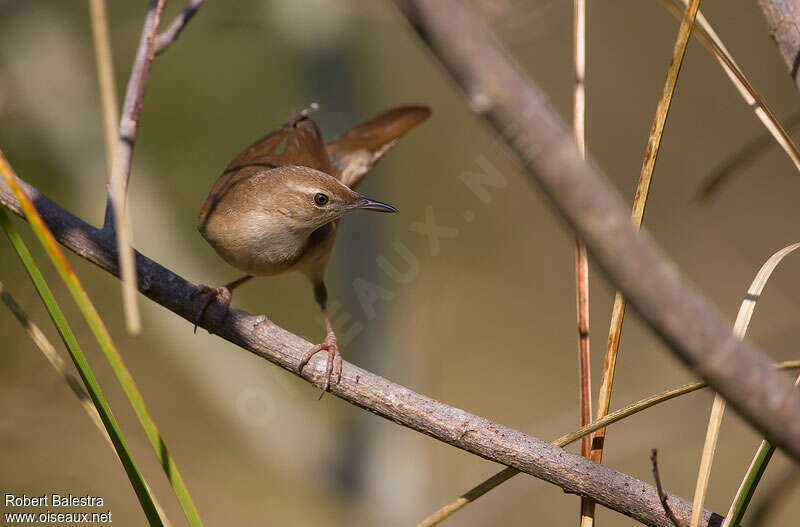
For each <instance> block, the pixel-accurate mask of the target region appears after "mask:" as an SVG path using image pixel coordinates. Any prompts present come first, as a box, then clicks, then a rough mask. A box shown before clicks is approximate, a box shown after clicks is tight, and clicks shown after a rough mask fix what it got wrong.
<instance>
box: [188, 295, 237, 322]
mask: <svg viewBox="0 0 800 527" xmlns="http://www.w3.org/2000/svg"><path fill="white" fill-rule="evenodd" d="M199 295H203V296H207V297H208V298H206V299H205V301H204V302H203V305H202V306H201V307H200V309H199V310H198V312H197V315H196V316H195V317H194V332H195V333H197V325H198V324H199V323H200V322H201V321H202V320H203V317H204V316H205V314H206V310H207V309H208V306H210V305H211V302H213V301H214V299H217V300H219V303H220V304H222V305H223V306H224V307H225V315H224V316H228V309H229V308H230V305H231V298H233V293H231V290H230V289H228V287H227V286H222V287H208V286H207V285H200V286H198V287H197V289H195V291H194V293H193V294H192V297H195V296H199Z"/></svg>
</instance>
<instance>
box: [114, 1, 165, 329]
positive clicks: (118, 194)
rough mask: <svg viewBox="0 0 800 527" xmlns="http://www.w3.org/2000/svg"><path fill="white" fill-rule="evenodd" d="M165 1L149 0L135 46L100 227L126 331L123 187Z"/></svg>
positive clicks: (132, 272)
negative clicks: (110, 244)
mask: <svg viewBox="0 0 800 527" xmlns="http://www.w3.org/2000/svg"><path fill="white" fill-rule="evenodd" d="M165 3H166V0H151V2H150V7H149V8H148V11H147V15H146V16H145V19H144V26H143V27H142V34H141V37H140V38H139V48H138V49H137V50H136V57H135V58H134V60H133V69H132V70H131V76H130V80H128V88H127V90H126V91H125V101H124V103H123V106H122V118H121V119H120V123H119V138H118V142H117V150H116V154H115V155H114V169H113V170H112V171H111V181H110V185H109V193H108V203H107V204H106V216H105V223H104V224H103V230H104V231H106V233H108V234H109V235H110V234H111V233H112V232H113V233H115V235H116V239H117V246H118V247H119V259H120V269H121V270H122V305H123V307H124V311H125V325H126V327H127V328H128V332H130V333H131V334H134V335H136V334H138V333H139V332H140V331H141V329H142V322H141V316H140V314H139V305H138V302H137V295H136V266H135V265H134V261H133V246H132V233H131V225H130V221H129V217H128V206H127V187H128V179H129V177H130V173H131V163H132V161H133V145H134V143H135V141H136V128H137V126H138V123H139V112H140V111H141V108H142V98H143V97H144V89H145V86H146V85H147V74H148V73H149V71H150V64H151V63H152V62H153V43H154V41H155V36H156V32H157V31H158V22H159V20H160V19H161V11H162V9H163V8H164V4H165Z"/></svg>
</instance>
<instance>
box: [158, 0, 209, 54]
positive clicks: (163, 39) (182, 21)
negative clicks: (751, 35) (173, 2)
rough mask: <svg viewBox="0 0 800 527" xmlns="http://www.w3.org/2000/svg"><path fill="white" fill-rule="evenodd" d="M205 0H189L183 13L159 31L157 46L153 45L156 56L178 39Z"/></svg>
mask: <svg viewBox="0 0 800 527" xmlns="http://www.w3.org/2000/svg"><path fill="white" fill-rule="evenodd" d="M203 1H204V0H189V2H187V4H186V5H185V6H184V8H183V10H182V11H181V13H180V14H179V15H178V16H176V17H175V20H173V21H172V22H170V24H169V26H168V27H167V29H165V30H164V31H163V32H161V33H159V35H158V36H157V37H156V42H155V46H153V55H155V56H156V57H157V56H159V55H161V54H162V53H163V52H164V51H166V50H167V48H168V47H169V46H170V44H172V43H173V42H175V41H176V40H178V37H179V36H180V34H181V31H183V28H184V27H186V24H188V23H189V20H191V19H192V17H193V16H194V14H195V13H196V12H197V10H198V9H200V6H201V5H202V4H203Z"/></svg>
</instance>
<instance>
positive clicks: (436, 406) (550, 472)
mask: <svg viewBox="0 0 800 527" xmlns="http://www.w3.org/2000/svg"><path fill="white" fill-rule="evenodd" d="M570 141H572V140H571V139H570ZM17 181H18V183H19V185H20V187H22V189H23V190H24V192H25V193H26V194H27V195H28V196H29V197H30V198H31V200H32V201H33V202H34V203H35V204H36V208H37V210H38V211H39V214H40V215H41V216H42V218H43V220H44V221H45V223H46V224H47V225H48V227H49V228H50V229H51V230H52V232H53V234H54V236H55V237H56V239H57V240H58V241H59V242H60V243H62V244H63V245H65V246H66V247H68V248H69V249H70V250H72V251H73V252H75V253H76V254H77V255H78V256H80V257H82V258H85V259H87V260H88V261H90V262H92V263H94V264H95V265H97V266H99V267H100V268H102V269H104V270H106V271H108V272H109V273H111V274H113V275H115V276H119V261H118V259H117V254H116V245H115V244H114V242H113V240H109V239H108V238H107V237H105V236H104V235H103V232H102V231H101V230H99V229H97V228H95V227H93V226H91V225H89V224H87V223H86V222H84V221H82V220H80V219H79V218H76V217H75V216H73V215H72V214H70V213H69V212H67V211H65V210H64V209H63V208H61V207H60V206H58V205H57V204H56V203H54V202H53V201H51V200H50V199H48V198H47V197H46V196H44V195H43V194H41V193H40V192H39V191H38V190H36V189H35V188H34V187H32V186H31V185H29V184H27V183H25V182H24V181H22V180H17ZM0 203H2V204H3V205H5V206H6V207H8V208H9V209H10V210H12V211H13V212H15V213H17V214H21V212H22V209H21V207H20V204H19V202H18V201H17V200H16V199H15V198H14V197H13V193H12V191H11V189H10V188H9V187H8V185H7V184H6V183H5V182H3V181H0ZM136 262H137V271H138V274H139V276H140V282H139V283H140V291H141V293H142V294H144V295H145V296H147V297H148V298H150V299H151V300H153V301H154V302H157V303H159V304H161V305H162V306H164V307H165V308H167V309H169V310H170V311H172V312H174V313H175V314H177V315H179V316H181V317H183V318H184V319H186V320H188V321H190V322H191V321H193V320H194V318H195V315H196V312H197V302H196V299H197V296H196V292H197V291H198V289H197V287H196V286H195V285H194V284H191V283H189V282H188V281H186V280H185V279H184V278H182V277H180V276H178V275H176V274H174V273H172V272H171V271H169V270H168V269H166V268H165V267H163V266H161V265H159V264H158V263H156V262H154V261H152V260H150V259H148V258H147V257H145V256H143V255H142V254H139V253H136ZM200 326H201V327H203V328H205V329H207V330H208V331H209V332H212V333H214V334H216V335H219V336H220V337H222V338H224V339H226V340H229V341H230V342H232V343H234V344H236V345H237V346H239V347H241V348H243V349H246V350H248V351H250V352H252V353H254V354H256V355H258V356H259V357H261V358H263V359H266V360H268V361H270V362H272V363H274V364H276V365H278V366H280V367H282V368H284V369H285V370H287V371H289V372H291V373H293V374H295V375H297V365H298V364H299V363H300V360H301V359H302V357H303V355H304V354H305V353H306V351H308V349H310V348H311V346H312V344H311V343H309V342H306V341H305V340H303V339H301V338H300V337H298V336H296V335H293V334H292V333H289V332H288V331H286V330H284V329H283V328H281V327H279V326H277V325H275V324H274V323H272V322H271V321H269V320H268V319H267V318H266V317H265V316H264V315H253V314H250V313H247V312H245V311H242V310H239V309H236V308H231V309H230V311H229V312H228V314H227V316H224V317H223V316H222V309H221V308H220V307H219V306H218V305H217V304H212V305H211V307H209V311H208V316H206V317H204V318H203V321H202V322H201V323H200ZM187 328H188V326H187ZM324 362H325V361H324V358H320V359H316V358H315V359H312V360H311V362H310V363H309V365H308V367H306V368H305V370H303V374H302V375H301V376H302V378H303V379H305V380H306V381H308V382H309V383H311V384H314V383H317V384H318V383H319V382H321V380H322V378H323V376H324V374H325V364H324ZM331 393H333V394H334V395H335V396H337V397H339V398H341V399H344V400H345V401H348V402H350V403H351V404H354V405H356V406H359V407H362V408H365V409H367V410H369V411H370V412H372V413H375V414H377V415H380V416H382V417H384V418H386V419H389V420H391V421H394V422H396V423H398V424H401V425H403V426H406V427H409V428H411V429H413V430H417V431H419V432H422V433H424V434H426V435H429V436H431V437H433V438H435V439H438V440H439V441H443V442H446V443H448V444H450V445H452V446H455V447H457V448H461V449H463V450H465V451H467V452H471V453H473V454H476V455H479V456H481V457H483V458H485V459H488V460H491V461H495V462H497V463H500V464H503V465H506V466H510V467H513V468H514V469H515V470H520V471H522V472H525V473H528V474H531V475H533V476H535V477H537V478H540V479H543V480H545V481H548V482H550V483H553V484H555V485H558V486H559V487H561V488H564V489H566V490H568V491H570V492H574V493H580V494H581V495H586V496H589V497H591V498H592V499H594V500H596V501H597V502H598V503H601V504H603V505H604V506H606V507H609V508H611V509H614V510H617V511H619V512H621V513H622V514H625V515H627V516H630V517H632V518H634V519H636V520H637V521H640V522H642V523H644V524H646V525H651V526H658V527H670V526H671V524H670V523H669V520H668V519H667V518H666V516H665V515H664V514H663V513H662V512H661V511H660V506H659V501H658V496H657V494H656V490H655V487H653V486H650V485H647V484H645V483H643V482H641V481H639V480H637V479H635V478H632V477H630V476H627V475H625V474H622V473H620V472H617V471H615V470H613V469H611V468H609V467H606V466H603V465H597V464H594V463H592V462H590V461H589V460H587V459H585V458H583V457H581V456H577V455H575V454H571V453H569V452H566V451H564V450H561V449H559V448H556V447H555V446H553V445H549V444H547V443H546V442H544V441H542V440H540V439H537V438H535V437H532V436H529V435H527V434H524V433H522V432H519V431H516V430H513V429H511V428H508V427H505V426H503V425H501V424H499V423H495V422H492V421H489V420H488V419H485V418H482V417H479V416H476V415H473V414H470V413H468V412H465V411H463V410H460V409H458V408H454V407H452V406H449V405H446V404H444V403H441V402H439V401H435V400H433V399H431V398H429V397H425V396H424V395H421V394H418V393H415V392H413V391H412V390H409V389H408V388H405V387H403V386H400V385H397V384H395V383H392V382H391V381H389V380H387V379H384V378H382V377H379V376H377V375H375V374H373V373H371V372H368V371H366V370H363V369H361V368H358V367H357V366H355V365H353V364H350V363H348V362H345V363H344V365H343V369H342V378H341V381H340V382H339V383H337V384H336V385H334V386H332V387H331ZM607 424H608V423H605V424H603V425H604V426H605V425H607ZM591 431H592V430H588V431H585V432H584V433H590V432H591ZM580 437H581V435H578V436H577V437H575V438H574V439H573V440H577V439H580ZM671 499H672V500H673V503H679V504H680V507H681V508H680V510H681V511H683V512H682V514H684V515H686V516H687V517H688V514H689V503H688V502H686V501H685V500H682V499H680V498H671ZM708 520H709V521H711V522H718V521H721V517H720V516H719V515H712V513H711V512H709V513H708ZM712 525H713V523H712Z"/></svg>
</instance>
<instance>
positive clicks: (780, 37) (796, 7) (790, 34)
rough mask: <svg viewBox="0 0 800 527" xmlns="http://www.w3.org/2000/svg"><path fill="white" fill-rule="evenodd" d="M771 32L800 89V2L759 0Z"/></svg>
mask: <svg viewBox="0 0 800 527" xmlns="http://www.w3.org/2000/svg"><path fill="white" fill-rule="evenodd" d="M758 6H759V7H760V8H761V11H762V12H763V13H764V18H765V19H766V21H767V27H768V28H769V34H770V36H771V37H772V40H774V41H775V43H776V44H777V45H778V51H779V52H780V54H781V56H782V57H783V60H784V62H786V66H787V68H789V74H790V75H791V76H792V80H793V81H794V83H795V86H796V87H797V89H798V90H800V75H798V70H799V69H800V4H798V3H797V2H792V1H787V0H758Z"/></svg>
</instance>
